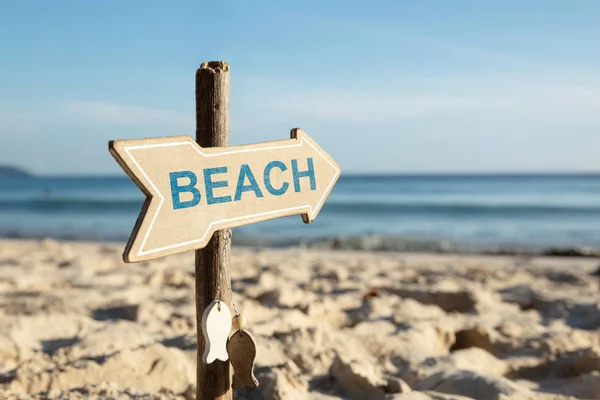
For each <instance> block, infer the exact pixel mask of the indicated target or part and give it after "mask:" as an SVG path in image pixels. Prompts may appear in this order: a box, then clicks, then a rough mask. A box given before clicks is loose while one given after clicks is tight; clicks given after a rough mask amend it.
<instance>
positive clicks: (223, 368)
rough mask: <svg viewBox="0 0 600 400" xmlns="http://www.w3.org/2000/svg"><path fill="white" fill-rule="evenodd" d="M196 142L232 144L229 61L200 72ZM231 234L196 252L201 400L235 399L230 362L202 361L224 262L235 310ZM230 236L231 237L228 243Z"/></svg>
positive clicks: (198, 392)
mask: <svg viewBox="0 0 600 400" xmlns="http://www.w3.org/2000/svg"><path fill="white" fill-rule="evenodd" d="M196 142H197V143H198V144H199V145H200V146H201V147H221V146H228V145H229V64H228V63H226V62H223V61H210V62H205V63H202V65H201V66H200V68H199V69H198V70H197V71H196ZM230 233H231V232H228V231H226V230H223V231H217V232H215V234H214V235H213V237H212V239H211V240H210V242H209V243H208V245H207V246H206V247H205V248H203V249H201V250H196V263H195V264H196V323H197V335H196V336H197V339H198V354H197V357H196V359H197V362H198V366H197V368H196V385H197V386H196V399H197V400H213V399H219V400H231V399H232V393H231V374H230V368H229V361H227V362H222V361H220V360H215V361H214V362H213V363H211V364H208V365H207V364H204V362H203V361H202V359H201V357H202V352H203V351H204V336H203V335H202V313H203V312H204V309H205V308H206V307H207V306H208V305H209V304H210V302H212V301H213V300H214V299H215V294H216V290H217V281H218V280H219V268H220V266H221V265H222V263H223V262H224V264H223V265H224V266H225V268H227V271H225V274H224V276H223V279H224V280H223V281H222V282H221V285H222V290H221V294H222V295H221V300H222V301H223V302H225V303H226V304H227V305H228V306H229V307H230V309H231V296H230V293H229V291H228V290H227V289H226V288H227V285H228V284H230V281H229V280H230V277H229V276H230V275H229V252H230V248H231V235H230ZM226 235H229V240H228V242H227V244H226V240H225V237H226ZM223 255H225V260H223ZM225 279H227V282H225ZM232 311H233V310H232Z"/></svg>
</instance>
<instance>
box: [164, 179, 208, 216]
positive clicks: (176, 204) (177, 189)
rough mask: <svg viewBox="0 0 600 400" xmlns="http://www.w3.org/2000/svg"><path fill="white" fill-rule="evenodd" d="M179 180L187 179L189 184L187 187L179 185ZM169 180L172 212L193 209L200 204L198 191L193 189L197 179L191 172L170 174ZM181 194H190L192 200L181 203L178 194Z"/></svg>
mask: <svg viewBox="0 0 600 400" xmlns="http://www.w3.org/2000/svg"><path fill="white" fill-rule="evenodd" d="M179 178H188V179H189V180H190V183H188V184H187V185H179V182H178V179H179ZM169 180H170V181H171V198H172V199H173V209H174V210H179V209H181V208H189V207H194V206H196V205H198V203H200V198H201V196H200V191H199V190H198V189H196V188H195V186H196V183H198V178H197V177H196V174H194V173H193V172H192V171H178V172H170V173H169ZM183 192H189V193H192V195H193V196H194V198H193V199H192V200H188V201H181V198H180V196H179V194H180V193H183Z"/></svg>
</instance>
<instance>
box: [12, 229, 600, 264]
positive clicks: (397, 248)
mask: <svg viewBox="0 0 600 400" xmlns="http://www.w3.org/2000/svg"><path fill="white" fill-rule="evenodd" d="M46 239H49V240H56V241H60V242H84V243H106V244H122V245H123V246H125V243H126V242H127V238H119V239H111V238H103V237H101V238H90V237H75V236H74V235H57V236H48V235H30V236H25V235H22V236H21V235H11V234H5V235H2V234H0V240H22V241H27V240H32V241H41V240H46ZM232 244H233V245H234V246H236V247H243V248H264V249H285V248H305V249H315V250H355V251H365V252H400V253H425V254H456V255H491V256H523V257H540V256H550V257H583V258H600V247H597V248H596V247H589V246H583V245H566V246H533V245H519V244H511V245H500V244H465V243H458V242H452V241H448V240H424V239H415V238H409V237H401V236H386V235H360V236H340V235H336V236H322V237H313V238H306V237H303V238H300V237H298V238H291V237H290V238H283V239H281V238H279V239H276V238H272V237H268V236H260V235H252V236H250V235H238V236H236V235H234V236H233V238H232Z"/></svg>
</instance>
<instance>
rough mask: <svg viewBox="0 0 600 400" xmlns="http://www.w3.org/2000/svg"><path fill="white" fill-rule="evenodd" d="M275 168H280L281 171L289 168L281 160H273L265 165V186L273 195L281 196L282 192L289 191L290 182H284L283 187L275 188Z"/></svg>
mask: <svg viewBox="0 0 600 400" xmlns="http://www.w3.org/2000/svg"><path fill="white" fill-rule="evenodd" d="M273 168H279V169H280V170H281V171H285V170H287V167H286V166H285V164H284V163H282V162H281V161H271V162H270V163H268V164H267V166H266V167H265V173H264V179H265V187H266V188H267V190H268V191H269V193H271V194H272V195H275V196H281V195H282V194H284V193H285V192H287V190H288V188H289V187H290V184H289V183H287V182H283V184H282V185H281V187H280V188H279V189H275V188H274V187H273V184H271V170H272V169H273Z"/></svg>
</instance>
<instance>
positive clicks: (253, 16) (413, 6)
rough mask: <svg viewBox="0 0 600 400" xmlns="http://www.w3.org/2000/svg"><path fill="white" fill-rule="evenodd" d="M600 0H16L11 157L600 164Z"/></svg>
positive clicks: (2, 82) (52, 167)
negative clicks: (213, 64) (211, 140)
mask: <svg viewBox="0 0 600 400" xmlns="http://www.w3.org/2000/svg"><path fill="white" fill-rule="evenodd" d="M599 20H600V2H597V1H594V0H589V1H583V0H581V1H576V0H572V1H566V0H565V1H553V0H529V1H513V0H508V1H502V2H500V1H497V2H483V1H459V0H453V1H446V0H439V1H433V0H419V1H410V2H409V1H371V2H367V1H353V0H346V1H326V0H321V1H312V0H310V1H289V2H286V1H258V0H254V1H241V0H240V1H227V0H222V1H213V2H202V1H170V2H167V1H149V0H145V1H134V0H128V1H116V0H105V1H80V0H78V1H41V0H40V1H2V0H0V37H1V38H2V39H1V41H0V43H1V45H0V163H4V164H16V165H20V166H23V167H27V168H29V169H31V170H32V171H34V172H39V173H46V174H54V173H60V174H81V173H94V174H122V171H121V169H120V167H118V165H117V164H116V162H115V161H114V160H113V159H112V157H111V156H110V155H109V152H108V150H107V142H108V141H109V140H111V139H132V138H141V137H158V136H170V135H181V134H187V135H190V136H193V135H194V126H195V123H194V75H195V70H196V68H198V66H199V65H200V63H202V62H203V61H209V60H224V61H227V62H229V63H230V64H231V67H232V72H231V143H232V144H243V143H251V142H259V141H265V140H278V139H285V138H288V137H289V131H290V129H291V128H293V127H301V128H302V129H304V130H305V131H306V132H308V133H309V134H310V135H311V136H312V137H313V138H314V139H315V140H316V141H317V142H318V143H319V144H320V145H321V146H322V147H323V148H324V149H325V150H326V151H328V152H329V153H330V154H331V155H332V156H333V157H334V158H335V159H336V160H337V161H338V163H339V164H340V166H341V167H342V169H343V171H344V172H404V173H413V172H440V171H443V172H494V171H507V172H511V171H582V170H585V171H589V170H596V171H597V170H600V155H599V153H600V52H599V51H598V49H600V24H598V21H599Z"/></svg>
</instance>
